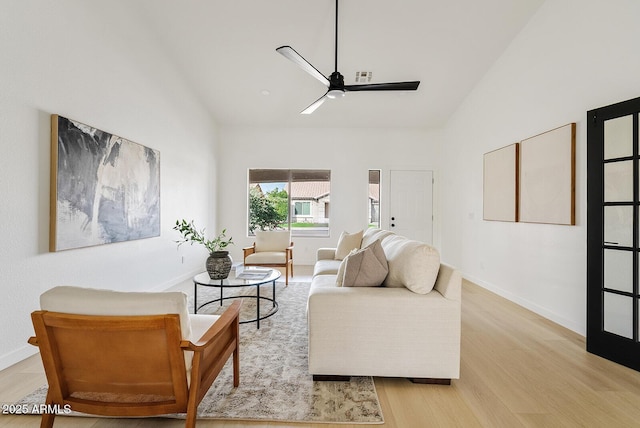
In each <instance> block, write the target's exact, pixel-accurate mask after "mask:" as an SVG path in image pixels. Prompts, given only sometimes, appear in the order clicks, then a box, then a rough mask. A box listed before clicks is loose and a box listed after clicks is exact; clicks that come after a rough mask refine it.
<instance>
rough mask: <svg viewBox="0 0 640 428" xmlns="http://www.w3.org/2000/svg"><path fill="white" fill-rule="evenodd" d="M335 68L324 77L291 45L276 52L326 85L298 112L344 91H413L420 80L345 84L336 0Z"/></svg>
mask: <svg viewBox="0 0 640 428" xmlns="http://www.w3.org/2000/svg"><path fill="white" fill-rule="evenodd" d="M335 46H336V48H335V69H334V71H333V73H331V75H330V76H329V78H327V77H325V76H324V75H323V74H322V73H321V72H320V71H318V69H317V68H315V67H314V66H313V65H311V63H309V61H307V60H306V59H304V58H303V57H302V55H300V54H299V53H298V52H296V51H295V50H294V49H293V48H292V47H291V46H280V47H279V48H278V49H276V52H278V53H280V54H282V55H283V56H284V57H285V58H287V59H289V60H291V61H293V62H294V63H295V64H296V65H297V66H298V67H300V68H302V69H303V70H304V71H306V72H307V73H309V74H310V75H312V76H313V77H315V78H316V79H318V80H319V81H320V82H322V83H323V84H324V85H325V86H326V87H327V92H326V93H325V94H324V95H323V96H322V97H320V98H318V100H316V101H315V102H314V103H313V104H311V105H310V106H309V107H307V108H306V109H304V110H302V111H301V112H300V114H311V113H313V112H314V111H315V109H317V108H318V107H320V106H321V105H322V103H324V102H325V100H326V99H327V98H332V99H333V98H340V97H343V96H344V95H345V93H346V92H354V91H415V90H416V89H418V85H419V84H420V81H412V82H392V83H371V84H365V85H345V84H344V76H342V74H340V72H339V71H338V0H336V43H335Z"/></svg>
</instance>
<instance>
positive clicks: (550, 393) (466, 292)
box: [0, 266, 640, 428]
mask: <svg viewBox="0 0 640 428" xmlns="http://www.w3.org/2000/svg"><path fill="white" fill-rule="evenodd" d="M305 275H307V276H305ZM308 275H309V273H308V271H305V267H303V266H301V267H300V268H298V267H296V277H294V281H296V280H297V281H300V280H305V279H308ZM462 302H463V303H462V355H461V356H462V358H461V359H462V361H461V375H460V379H459V380H454V381H453V383H452V385H451V386H440V385H414V384H412V383H410V382H409V381H407V380H404V379H383V378H376V379H375V383H376V387H377V390H378V395H379V397H380V401H381V404H382V409H383V413H384V417H385V424H384V425H379V426H384V427H397V428H405V427H409V428H412V427H416V428H418V427H465V428H467V427H509V428H511V427H603V428H604V427H606V428H611V427H640V373H638V372H635V371H633V370H630V369H628V368H625V367H622V366H620V365H617V364H614V363H611V362H609V361H606V360H604V359H601V358H599V357H596V356H594V355H591V354H588V353H587V352H586V351H585V343H584V338H582V337H581V336H579V335H577V334H575V333H573V332H571V331H569V330H567V329H565V328H562V327H560V326H558V325H556V324H554V323H552V322H550V321H548V320H546V319H544V318H541V317H540V316H538V315H536V314H534V313H532V312H530V311H528V310H526V309H523V308H522V307H520V306H518V305H515V304H513V303H511V302H509V301H507V300H505V299H503V298H501V297H499V296H496V295H495V294H492V293H490V292H488V291H486V290H484V289H482V288H480V287H478V286H476V285H474V284H472V283H469V282H466V281H465V282H464V284H463V297H462ZM25 340H26V338H25ZM44 383H45V378H44V375H43V373H42V368H41V364H40V361H39V357H37V356H36V357H32V358H29V359H27V360H25V361H23V362H20V363H18V364H16V365H14V366H13V367H10V368H8V369H6V370H4V371H1V372H0V403H12V402H14V401H15V400H17V399H19V398H21V397H22V396H24V395H26V394H27V393H29V392H31V391H32V390H34V389H35V388H37V387H38V386H40V385H42V384H44ZM39 419H40V418H39V417H35V416H1V417H0V427H37V426H39ZM55 426H56V427H78V428H80V427H82V428H85V427H91V428H106V427H136V428H146V427H148V428H151V427H161V428H177V427H182V426H184V423H183V421H177V420H165V419H128V420H114V419H99V418H78V417H58V418H57V419H56V424H55ZM311 426H316V427H325V428H332V427H333V428H346V427H349V425H329V424H317V425H313V424H282V423H260V422H258V423H255V422H254V423H251V422H227V421H207V420H201V421H199V422H198V427H201V428H202V427H311ZM359 426H361V425H352V427H354V428H355V427H359Z"/></svg>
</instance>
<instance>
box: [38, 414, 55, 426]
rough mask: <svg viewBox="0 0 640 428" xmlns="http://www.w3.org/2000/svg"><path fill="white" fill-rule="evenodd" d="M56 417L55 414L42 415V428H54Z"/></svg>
mask: <svg viewBox="0 0 640 428" xmlns="http://www.w3.org/2000/svg"><path fill="white" fill-rule="evenodd" d="M55 417H56V414H55V413H53V412H49V413H44V414H43V415H42V420H41V421H40V428H52V427H53V420H54V419H55Z"/></svg>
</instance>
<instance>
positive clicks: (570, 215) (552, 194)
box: [518, 123, 576, 225]
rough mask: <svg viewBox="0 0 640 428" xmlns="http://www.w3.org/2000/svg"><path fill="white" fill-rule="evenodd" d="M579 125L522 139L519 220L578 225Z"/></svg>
mask: <svg viewBox="0 0 640 428" xmlns="http://www.w3.org/2000/svg"><path fill="white" fill-rule="evenodd" d="M575 145H576V124H575V123H570V124H568V125H565V126H561V127H559V128H556V129H553V130H551V131H548V132H545V133H542V134H539V135H536V136H535V137H531V138H528V139H526V140H523V141H521V142H520V148H519V174H518V181H519V192H518V210H519V221H521V222H527V223H550V224H563V225H575V169H576V167H575V165H576V161H575V158H576V155H575Z"/></svg>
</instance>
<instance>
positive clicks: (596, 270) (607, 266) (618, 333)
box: [587, 98, 640, 370]
mask: <svg viewBox="0 0 640 428" xmlns="http://www.w3.org/2000/svg"><path fill="white" fill-rule="evenodd" d="M639 114H640V98H636V99H633V100H629V101H624V102H621V103H618V104H613V105H610V106H606V107H601V108H598V109H595V110H591V111H589V112H587V351H589V352H591V353H593V354H596V355H600V356H602V357H604V358H607V359H609V360H612V361H615V362H617V363H619V364H623V365H625V366H627V367H631V368H633V369H635V370H640V337H639V336H640V331H639V330H640V289H639V284H638V283H639V281H640V273H639V269H640V260H639V257H640V236H639V234H640V218H639V217H640V199H639V198H640V147H639V142H638V139H639V136H640V130H639V124H638V120H639V117H638V116H639Z"/></svg>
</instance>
